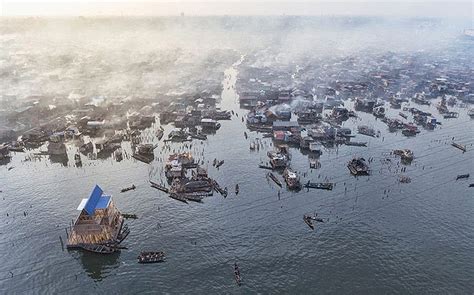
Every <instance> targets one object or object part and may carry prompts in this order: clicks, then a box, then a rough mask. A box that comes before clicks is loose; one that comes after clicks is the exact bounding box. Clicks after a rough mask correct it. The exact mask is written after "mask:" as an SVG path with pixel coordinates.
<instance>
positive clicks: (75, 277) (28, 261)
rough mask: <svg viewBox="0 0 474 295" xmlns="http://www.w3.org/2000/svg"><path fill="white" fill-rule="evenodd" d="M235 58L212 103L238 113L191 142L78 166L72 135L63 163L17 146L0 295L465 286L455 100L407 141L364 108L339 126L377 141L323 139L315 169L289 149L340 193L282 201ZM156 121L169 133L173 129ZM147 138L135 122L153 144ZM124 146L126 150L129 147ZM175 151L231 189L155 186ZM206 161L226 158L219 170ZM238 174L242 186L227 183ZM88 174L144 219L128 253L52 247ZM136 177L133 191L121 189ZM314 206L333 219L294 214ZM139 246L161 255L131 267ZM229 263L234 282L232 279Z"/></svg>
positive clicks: (467, 245) (471, 244)
mask: <svg viewBox="0 0 474 295" xmlns="http://www.w3.org/2000/svg"><path fill="white" fill-rule="evenodd" d="M237 68H238V64H235V65H234V66H233V67H231V68H229V69H228V70H227V71H226V72H225V79H224V81H223V83H224V91H223V93H222V98H223V101H222V103H221V106H222V108H223V109H229V110H234V111H235V112H236V114H237V115H238V116H233V118H232V120H230V121H221V123H222V127H221V128H220V129H219V130H218V131H217V133H216V134H215V135H213V136H209V138H208V140H207V141H206V142H203V143H201V142H200V141H193V142H192V146H190V147H189V148H187V149H185V148H184V147H183V146H184V145H183V144H176V143H175V144H171V143H170V144H168V145H166V146H165V144H164V143H163V142H160V143H159V148H158V149H156V150H155V156H156V157H155V158H156V159H155V161H154V162H152V163H151V164H150V165H146V164H144V163H141V162H137V161H135V160H133V159H131V158H126V159H124V160H123V161H121V162H116V161H115V160H114V159H113V158H109V159H106V160H88V159H83V163H84V165H83V167H81V168H76V167H73V166H74V165H73V157H72V155H73V154H74V152H75V150H76V149H77V148H76V147H75V146H74V144H73V143H71V144H69V145H68V149H69V154H70V157H69V163H68V164H67V166H64V165H62V164H60V163H51V162H50V160H49V159H46V158H39V159H37V160H25V159H28V158H29V156H28V154H20V153H17V154H15V155H14V157H13V159H12V161H11V162H10V163H9V164H8V165H6V166H1V167H0V171H1V172H0V183H1V186H0V189H1V190H2V191H3V192H2V193H1V194H0V196H1V205H0V216H1V223H0V237H1V240H0V253H1V262H2V263H1V266H0V293H3V294H5V293H7V294H28V293H34V294H45V293H46V294H50V293H68V294H80V293H84V292H88V293H90V294H100V293H106V294H116V293H131V294H156V293H173V294H182V293H189V292H193V293H196V294H203V293H206V294H229V293H247V294H248V293H262V294H274V293H289V294H316V293H318V294H319V293H338V294H353V293H361V294H381V293H414V294H419V293H429V294H433V293H441V294H446V293H450V294H468V293H472V291H473V290H474V283H473V282H474V272H473V270H472V268H473V266H474V255H473V253H474V230H473V228H472V225H473V224H474V217H473V214H472V213H473V209H474V199H473V192H474V190H473V189H472V188H468V184H469V183H470V182H469V181H455V178H456V175H457V174H461V173H471V174H472V173H474V171H473V167H474V160H473V159H474V158H473V153H472V149H473V146H472V144H473V143H474V128H473V126H474V120H470V119H469V117H468V116H467V115H466V111H465V110H464V109H463V110H459V109H455V110H456V111H459V112H460V116H459V118H457V119H451V120H443V125H442V126H440V127H439V128H437V129H436V130H434V131H426V130H423V131H422V133H421V134H419V135H418V136H416V137H414V138H406V137H404V136H402V135H401V134H400V133H386V132H385V131H384V130H386V126H385V125H384V124H383V123H382V122H380V121H377V120H375V118H374V117H373V116H372V115H370V114H364V113H359V115H360V117H359V119H350V120H349V121H347V122H345V123H344V126H347V127H352V128H353V129H354V128H355V126H357V125H360V124H367V125H370V126H373V127H374V128H375V129H378V130H381V131H382V136H381V137H380V138H370V137H365V136H363V135H357V138H356V140H357V141H362V140H363V141H368V143H369V145H368V147H367V148H364V147H349V146H341V147H339V148H338V149H326V150H324V151H323V155H322V156H321V164H322V167H321V168H320V169H318V170H310V169H309V162H308V158H307V156H305V155H302V154H301V153H300V152H299V151H298V150H296V149H291V154H292V160H291V166H292V168H294V169H295V170H297V171H298V172H299V174H300V175H301V177H302V181H307V180H314V181H318V179H320V180H322V179H326V178H327V179H328V180H329V181H333V182H336V187H335V189H334V190H332V191H321V190H312V191H306V190H302V191H301V192H298V193H293V192H289V191H287V190H286V189H284V188H283V189H280V191H281V195H280V197H278V190H279V188H278V187H277V186H275V185H274V183H272V182H271V181H268V180H267V179H266V177H265V174H266V171H265V170H262V169H259V168H258V164H259V163H260V162H261V161H266V151H268V150H271V149H272V148H273V147H272V146H271V140H270V139H261V140H260V142H261V143H262V147H261V148H260V150H259V151H250V150H249V144H250V142H251V141H254V140H255V138H261V134H257V133H249V139H248V140H246V139H245V138H244V135H243V133H244V131H245V125H244V123H243V122H242V121H241V117H242V116H243V115H244V114H245V113H246V111H244V110H240V109H239V107H238V104H237V99H238V96H237V94H236V93H235V88H234V85H235V80H236V77H237V75H238V71H237ZM390 112H393V113H392V114H391V115H393V116H396V115H397V113H398V111H396V110H390ZM433 112H436V111H433ZM164 127H165V130H166V131H165V136H166V134H167V133H168V132H169V130H171V129H172V127H171V126H164ZM153 128H157V126H153ZM247 132H248V131H247ZM152 135H153V132H152V130H148V131H145V132H144V137H145V139H147V140H148V141H151V139H152V138H153V136H152ZM452 137H455V139H456V140H457V141H458V142H460V143H464V144H467V146H468V152H466V153H462V152H461V151H460V150H458V149H456V148H454V147H452V146H451V145H450V143H451V139H452ZM153 140H154V142H157V141H156V139H153ZM188 146H189V144H188ZM123 148H124V150H125V151H127V152H128V154H130V146H129V144H128V143H124V144H123ZM395 148H410V149H412V150H413V151H414V153H415V157H416V158H415V160H414V161H413V163H412V164H411V165H409V166H406V167H407V172H406V175H408V176H410V177H412V182H411V183H410V184H400V183H399V182H398V178H397V177H398V174H399V173H398V172H397V169H399V168H400V167H397V164H396V163H397V162H398V159H396V158H394V157H392V156H390V155H389V153H390V151H391V150H392V149H395ZM179 149H181V150H191V151H192V152H193V153H194V154H195V156H196V157H197V158H199V159H200V160H204V162H205V165H204V166H206V167H208V169H209V174H210V176H211V177H212V178H215V179H216V180H217V181H218V182H219V183H220V184H221V185H223V186H227V187H229V189H230V191H231V193H230V194H229V196H228V197H227V198H226V199H224V198H222V197H221V196H219V195H214V196H212V197H209V198H206V199H205V201H204V203H202V204H197V203H190V204H188V205H187V204H183V203H180V202H177V201H175V200H173V199H170V198H169V197H167V196H166V195H165V194H164V193H161V192H159V191H157V190H155V189H153V188H151V187H150V186H149V184H148V179H154V180H156V181H161V180H162V179H163V175H162V172H163V171H162V166H163V161H162V160H159V159H163V158H165V157H166V155H167V154H169V153H170V152H172V151H173V150H176V151H177V150H179ZM353 156H363V157H365V158H370V157H373V158H374V161H373V162H372V163H371V169H372V171H373V173H372V175H371V176H370V177H359V178H355V177H352V176H350V174H349V171H348V169H347V167H346V163H347V161H348V160H350V159H351V158H352V157H353ZM214 158H218V159H224V160H225V164H224V165H223V166H222V167H220V169H216V168H214V167H213V166H212V160H213V159H214ZM387 158H389V159H390V161H387V160H386V159H387ZM7 167H14V168H13V169H11V170H9V171H8V170H7ZM237 183H238V184H239V186H240V193H239V194H238V196H236V195H235V194H234V193H233V189H231V188H233V187H234V186H235V184H237ZM95 184H99V185H100V186H101V187H102V188H103V189H104V190H105V191H106V192H108V193H111V194H112V195H113V197H114V199H115V202H116V204H117V206H118V208H119V209H120V210H121V211H122V212H124V213H135V214H137V215H138V216H139V219H137V220H132V221H128V225H129V227H130V229H131V234H130V235H129V237H128V238H127V239H126V240H125V241H124V242H123V244H124V246H126V247H128V249H127V250H123V251H122V252H121V253H119V254H116V255H111V256H100V255H94V254H90V253H83V252H77V251H72V252H70V251H66V250H62V247H61V242H60V238H59V237H60V236H62V239H63V240H65V235H66V234H65V231H64V227H65V226H67V225H68V224H69V223H70V222H71V220H73V219H75V218H76V216H77V214H78V212H77V211H76V210H75V209H76V206H77V205H78V204H79V202H80V200H81V199H82V198H86V197H88V196H89V193H90V191H91V190H92V188H93V186H94V185H95ZM131 184H135V185H136V186H137V189H136V190H134V191H130V192H127V193H120V189H121V188H123V187H126V186H129V185H131ZM313 212H317V213H318V216H321V217H323V218H329V221H328V222H325V223H322V224H317V226H316V229H315V231H311V230H310V229H309V228H308V227H307V226H306V225H305V224H304V222H303V220H302V217H303V214H305V213H313ZM7 214H8V215H7ZM143 250H162V251H165V252H166V254H167V261H166V263H162V264H155V265H139V264H138V263H137V260H136V256H137V254H138V253H139V252H140V251H143ZM235 261H237V262H238V263H239V265H240V268H241V273H242V276H243V284H242V286H241V287H238V286H237V285H236V283H235V281H234V277H233V263H234V262H235Z"/></svg>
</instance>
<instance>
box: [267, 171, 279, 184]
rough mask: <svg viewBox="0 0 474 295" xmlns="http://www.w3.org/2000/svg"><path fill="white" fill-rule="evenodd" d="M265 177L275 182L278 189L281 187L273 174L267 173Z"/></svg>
mask: <svg viewBox="0 0 474 295" xmlns="http://www.w3.org/2000/svg"><path fill="white" fill-rule="evenodd" d="M267 176H268V177H269V178H270V179H271V180H273V182H275V183H276V184H277V185H278V186H279V187H281V186H282V184H281V181H280V180H279V179H278V178H277V177H276V176H275V174H273V173H271V172H268V173H267Z"/></svg>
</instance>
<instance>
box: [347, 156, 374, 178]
mask: <svg viewBox="0 0 474 295" xmlns="http://www.w3.org/2000/svg"><path fill="white" fill-rule="evenodd" d="M347 168H349V171H351V173H352V175H355V176H357V175H369V165H367V163H366V162H365V159H364V158H354V159H352V160H351V161H349V163H348V164H347Z"/></svg>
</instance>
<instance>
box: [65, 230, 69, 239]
mask: <svg viewBox="0 0 474 295" xmlns="http://www.w3.org/2000/svg"><path fill="white" fill-rule="evenodd" d="M64 230H65V231H66V237H67V238H68V239H69V233H68V232H67V227H65V228H64Z"/></svg>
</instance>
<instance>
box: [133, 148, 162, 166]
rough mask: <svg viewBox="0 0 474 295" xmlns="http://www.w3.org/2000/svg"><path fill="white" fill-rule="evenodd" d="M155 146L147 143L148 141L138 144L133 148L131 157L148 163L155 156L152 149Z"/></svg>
mask: <svg viewBox="0 0 474 295" xmlns="http://www.w3.org/2000/svg"><path fill="white" fill-rule="evenodd" d="M156 147H157V146H156V145H153V144H149V143H148V144H140V145H139V146H137V148H136V149H135V152H134V153H133V155H132V157H134V158H135V159H137V160H139V161H142V162H144V163H147V164H149V163H151V162H152V161H153V160H154V158H155V155H154V153H153V150H154V149H155V148H156Z"/></svg>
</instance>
